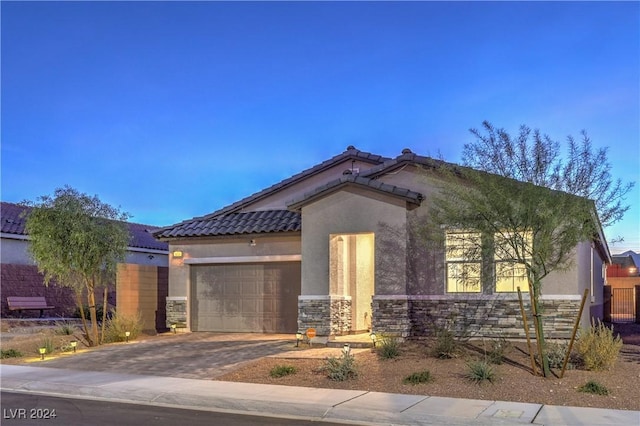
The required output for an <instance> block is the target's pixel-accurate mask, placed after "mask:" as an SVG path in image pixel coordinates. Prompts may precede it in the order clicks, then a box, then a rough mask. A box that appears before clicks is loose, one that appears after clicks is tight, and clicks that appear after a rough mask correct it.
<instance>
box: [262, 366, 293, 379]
mask: <svg viewBox="0 0 640 426" xmlns="http://www.w3.org/2000/svg"><path fill="white" fill-rule="evenodd" d="M296 371H297V370H296V368H295V367H294V366H292V365H276V366H275V367H273V368H272V369H271V371H269V375H270V376H271V377H274V378H278V377H284V376H288V375H289V374H295V373H296Z"/></svg>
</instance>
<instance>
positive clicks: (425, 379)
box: [402, 370, 433, 385]
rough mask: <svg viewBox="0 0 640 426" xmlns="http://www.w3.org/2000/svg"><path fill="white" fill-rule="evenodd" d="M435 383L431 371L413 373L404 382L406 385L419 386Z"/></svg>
mask: <svg viewBox="0 0 640 426" xmlns="http://www.w3.org/2000/svg"><path fill="white" fill-rule="evenodd" d="M432 381H433V376H432V375H431V372H430V371H429V370H423V371H419V372H417V373H411V374H410V375H408V376H407V377H405V378H404V379H403V380H402V383H404V384H405V385H419V384H421V383H429V382H432Z"/></svg>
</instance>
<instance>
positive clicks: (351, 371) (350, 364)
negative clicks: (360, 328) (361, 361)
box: [324, 353, 358, 382]
mask: <svg viewBox="0 0 640 426" xmlns="http://www.w3.org/2000/svg"><path fill="white" fill-rule="evenodd" d="M324 370H325V371H326V372H327V377H329V378H330V379H331V380H335V381H337V382H343V381H345V380H348V379H355V378H356V377H358V370H357V369H356V359H355V358H354V356H353V355H350V354H348V353H343V354H342V356H341V357H340V358H335V357H329V358H328V359H327V363H326V365H325V367H324Z"/></svg>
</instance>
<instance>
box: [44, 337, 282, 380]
mask: <svg viewBox="0 0 640 426" xmlns="http://www.w3.org/2000/svg"><path fill="white" fill-rule="evenodd" d="M292 337H293V336H291V335H288V334H287V335H285V334H279V335H278V334H276V335H274V334H251V333H204V332H198V333H182V334H180V333H179V334H175V335H174V334H162V335H158V336H154V337H150V338H148V339H145V340H142V341H134V342H130V343H118V344H113V345H106V346H101V347H98V348H92V349H88V350H83V351H80V352H78V353H76V354H65V355H61V356H59V357H57V358H52V359H45V360H44V361H39V362H38V365H39V366H42V367H52V368H64V369H71V370H84V371H102V372H110V373H128V374H143V375H154V376H165V377H181V378H187V379H214V378H216V377H219V376H221V375H223V374H225V373H227V372H228V371H229V370H232V369H233V368H234V367H237V366H238V365H239V364H242V363H245V362H248V361H253V360H257V359H259V358H263V357H266V356H269V355H275V354H278V353H281V352H286V351H288V350H291V348H292V347H293V346H294V345H295V337H293V339H292Z"/></svg>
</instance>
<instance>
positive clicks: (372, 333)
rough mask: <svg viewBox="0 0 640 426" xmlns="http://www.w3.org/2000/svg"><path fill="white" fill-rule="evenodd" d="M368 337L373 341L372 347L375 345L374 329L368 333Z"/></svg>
mask: <svg viewBox="0 0 640 426" xmlns="http://www.w3.org/2000/svg"><path fill="white" fill-rule="evenodd" d="M369 337H370V338H371V341H372V342H373V347H374V348H375V347H376V339H377V337H376V333H375V332H374V331H372V332H371V334H370V335H369Z"/></svg>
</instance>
